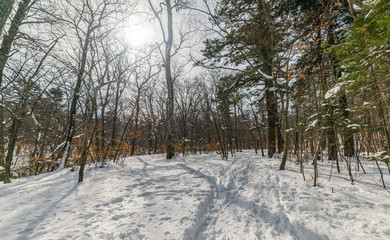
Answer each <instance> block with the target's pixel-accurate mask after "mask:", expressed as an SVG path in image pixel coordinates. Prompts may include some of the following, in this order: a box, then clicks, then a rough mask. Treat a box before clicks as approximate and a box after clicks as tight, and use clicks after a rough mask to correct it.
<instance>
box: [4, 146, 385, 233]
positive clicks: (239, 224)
mask: <svg viewBox="0 0 390 240" xmlns="http://www.w3.org/2000/svg"><path fill="white" fill-rule="evenodd" d="M236 154H237V156H236V157H234V158H233V157H232V158H230V159H229V161H224V160H220V159H221V158H220V156H219V155H217V154H208V155H204V154H202V155H191V156H188V157H186V158H177V159H173V160H166V159H164V156H163V155H154V156H140V157H131V158H127V159H126V160H125V162H124V163H123V164H111V165H108V166H107V167H104V168H94V167H91V168H90V169H89V170H88V171H86V174H85V181H84V182H83V183H81V184H78V183H76V181H77V174H78V173H77V172H76V171H75V172H71V171H69V169H64V170H62V171H60V172H54V173H50V174H45V175H40V176H35V177H30V178H27V179H18V180H14V181H13V182H12V183H11V184H6V185H0V193H1V195H0V213H1V214H0V239H7V240H8V239H40V240H41V239H300V240H301V239H308V240H309V239H310V240H311V239H389V238H390V228H389V224H390V218H389V217H388V212H389V210H390V198H389V194H390V193H389V192H387V191H386V190H384V189H383V188H381V184H380V182H378V181H379V175H378V173H377V172H376V171H377V170H376V169H377V168H376V166H375V165H374V164H373V163H372V162H369V161H365V162H364V163H363V164H364V167H365V169H366V171H367V172H368V173H367V174H365V175H363V174H361V173H355V172H354V178H355V180H356V182H355V185H351V184H350V182H349V181H348V174H347V172H346V170H345V169H343V171H342V173H341V174H338V173H335V171H333V174H332V178H331V181H328V178H329V171H328V170H329V169H330V165H329V163H328V162H324V163H322V162H319V169H320V170H319V173H320V175H319V186H320V187H316V188H313V187H312V185H313V180H312V179H311V177H310V173H312V172H313V171H312V169H311V168H312V167H311V165H308V167H309V166H310V169H306V177H307V178H308V179H307V181H303V180H302V176H301V175H300V174H299V166H298V165H295V164H293V163H291V162H289V163H288V165H287V169H288V170H286V171H278V167H279V164H280V159H269V158H262V157H260V156H259V155H256V154H255V153H254V152H253V151H244V152H242V153H236ZM342 164H343V163H342ZM344 164H345V163H344ZM380 164H383V163H380ZM382 166H383V167H384V166H385V165H384V164H383V165H382ZM384 177H385V181H387V182H389V180H390V177H389V176H388V175H385V176H384Z"/></svg>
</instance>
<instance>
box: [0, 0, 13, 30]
mask: <svg viewBox="0 0 390 240" xmlns="http://www.w3.org/2000/svg"><path fill="white" fill-rule="evenodd" d="M14 3H15V0H0V34H1V32H3V29H4V25H5V23H6V21H7V19H8V17H9V15H10V13H11V10H12V7H13V6H14Z"/></svg>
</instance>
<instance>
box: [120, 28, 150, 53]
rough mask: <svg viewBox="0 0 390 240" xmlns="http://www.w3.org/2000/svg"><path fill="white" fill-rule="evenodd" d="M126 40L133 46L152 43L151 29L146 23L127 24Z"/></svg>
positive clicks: (138, 46)
mask: <svg viewBox="0 0 390 240" xmlns="http://www.w3.org/2000/svg"><path fill="white" fill-rule="evenodd" d="M126 40H127V41H128V42H129V43H130V44H131V45H132V46H133V47H134V48H142V47H144V46H146V45H148V44H150V43H153V29H152V28H151V27H150V26H147V25H137V26H129V27H128V29H127V31H126Z"/></svg>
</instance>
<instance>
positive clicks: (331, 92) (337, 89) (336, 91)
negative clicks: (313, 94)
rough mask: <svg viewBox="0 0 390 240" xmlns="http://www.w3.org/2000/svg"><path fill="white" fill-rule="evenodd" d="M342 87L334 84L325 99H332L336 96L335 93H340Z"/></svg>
mask: <svg viewBox="0 0 390 240" xmlns="http://www.w3.org/2000/svg"><path fill="white" fill-rule="evenodd" d="M341 87H342V84H339V83H338V84H336V85H335V86H334V87H333V88H331V89H330V90H329V91H327V92H326V94H325V99H329V98H332V97H334V96H336V95H337V93H338V92H339V91H340V89H341Z"/></svg>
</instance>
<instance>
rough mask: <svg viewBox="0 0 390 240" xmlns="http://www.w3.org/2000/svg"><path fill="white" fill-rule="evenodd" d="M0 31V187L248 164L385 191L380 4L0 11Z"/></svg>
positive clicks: (10, 7)
mask: <svg viewBox="0 0 390 240" xmlns="http://www.w3.org/2000/svg"><path fill="white" fill-rule="evenodd" d="M0 29H1V35H0V42H1V48H0V94H1V95H0V99H1V103H0V180H1V181H4V183H10V182H11V180H12V179H16V178H22V177H29V176H33V175H39V174H43V173H48V172H53V171H57V170H62V169H64V168H68V169H72V171H74V170H77V171H78V172H79V175H78V181H79V182H82V181H83V174H84V171H85V168H86V167H87V166H96V167H104V166H105V165H106V164H107V163H109V162H112V163H119V162H121V161H122V159H124V158H125V157H128V156H139V155H151V154H165V156H166V159H172V158H175V157H179V156H188V155H189V154H204V153H212V152H217V153H218V154H219V155H220V157H221V158H222V159H224V160H228V159H229V158H230V157H233V156H235V154H237V153H239V152H242V151H243V150H247V149H254V150H255V152H256V153H257V154H258V155H259V156H260V155H261V156H268V157H269V158H272V157H275V156H279V157H280V167H279V169H280V170H284V169H286V168H288V167H289V164H294V165H295V164H298V165H299V166H300V171H301V173H302V174H303V178H304V179H305V174H304V172H305V170H306V171H310V173H312V174H311V176H312V178H313V179H314V186H316V185H317V182H316V179H317V177H318V175H319V174H321V173H319V170H318V167H317V164H318V162H319V161H328V160H329V161H330V162H331V163H332V168H333V167H334V169H335V170H334V171H335V172H336V171H338V172H340V168H343V167H344V166H345V167H346V168H347V171H348V173H349V180H350V181H351V183H354V173H353V171H363V172H364V171H365V169H364V164H362V161H372V162H373V163H374V164H375V165H376V166H377V168H378V170H379V171H378V172H379V174H380V176H378V177H381V179H382V182H381V184H382V185H383V187H384V188H386V185H385V181H384V180H383V175H385V174H387V172H388V173H389V174H390V166H389V159H390V157H389V151H390V132H389V131H390V129H389V127H390V114H389V113H390V112H389V110H390V2H389V1H387V0H364V1H363V0H197V1H192V0H79V1H73V0H1V1H0ZM306 177H308V176H306Z"/></svg>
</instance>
